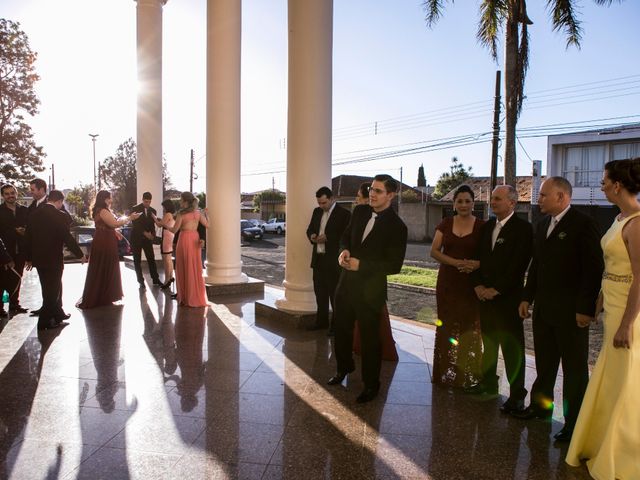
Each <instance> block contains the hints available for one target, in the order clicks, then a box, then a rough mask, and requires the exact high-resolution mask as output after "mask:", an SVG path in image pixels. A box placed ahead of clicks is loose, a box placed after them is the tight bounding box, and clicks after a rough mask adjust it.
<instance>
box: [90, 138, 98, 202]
mask: <svg viewBox="0 0 640 480" xmlns="http://www.w3.org/2000/svg"><path fill="white" fill-rule="evenodd" d="M89 136H90V137H91V141H92V142H93V188H94V190H95V191H96V193H97V192H98V186H97V185H96V183H97V182H96V138H98V136H99V134H98V133H90V134H89Z"/></svg>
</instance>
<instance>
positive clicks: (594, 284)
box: [523, 208, 604, 324]
mask: <svg viewBox="0 0 640 480" xmlns="http://www.w3.org/2000/svg"><path fill="white" fill-rule="evenodd" d="M550 221H551V217H550V216H549V215H547V216H546V217H544V218H543V219H542V220H540V222H539V223H538V225H537V228H536V236H535V244H534V253H533V261H532V262H531V268H530V269H529V277H528V279H527V285H526V287H525V290H524V295H523V299H524V300H526V301H527V302H529V303H531V302H533V303H534V316H538V315H543V317H544V319H545V321H546V322H548V323H551V324H559V323H562V322H575V320H576V313H582V314H585V315H589V316H593V315H594V313H595V303H596V299H597V297H598V292H599V291H600V283H601V281H602V271H603V270H604V261H603V258H602V249H601V248H600V232H599V230H598V226H597V224H596V222H595V221H594V220H593V219H592V218H591V217H589V216H588V215H585V214H584V213H582V212H579V211H578V210H576V209H575V208H570V209H569V210H568V211H567V213H566V214H565V215H564V217H562V220H560V222H558V224H557V225H556V226H555V228H554V229H553V231H552V232H551V235H549V238H546V237H547V229H548V228H549V222H550Z"/></svg>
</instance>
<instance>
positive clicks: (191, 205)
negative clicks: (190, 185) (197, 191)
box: [180, 192, 198, 213]
mask: <svg viewBox="0 0 640 480" xmlns="http://www.w3.org/2000/svg"><path fill="white" fill-rule="evenodd" d="M180 200H182V201H183V202H184V203H186V204H187V207H186V208H182V209H181V210H180V213H187V212H193V211H194V210H195V209H196V208H198V198H197V197H196V196H195V195H194V194H193V193H191V192H182V193H181V194H180Z"/></svg>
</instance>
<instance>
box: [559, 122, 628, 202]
mask: <svg viewBox="0 0 640 480" xmlns="http://www.w3.org/2000/svg"><path fill="white" fill-rule="evenodd" d="M639 156H640V124H637V123H636V124H633V125H625V126H620V127H613V128H612V127H608V128H606V129H603V130H590V131H586V132H576V133H567V134H563V135H551V136H549V137H548V143H547V175H548V176H561V177H564V178H566V179H567V180H569V182H571V185H572V186H573V202H572V203H573V204H575V205H598V206H607V207H609V206H610V204H609V203H608V202H607V200H606V199H605V197H604V194H603V193H602V192H601V191H600V180H602V170H603V168H604V164H605V163H606V162H608V161H610V160H622V159H625V158H633V157H639Z"/></svg>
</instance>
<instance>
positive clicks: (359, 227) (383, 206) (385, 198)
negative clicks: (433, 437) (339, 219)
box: [328, 175, 407, 403]
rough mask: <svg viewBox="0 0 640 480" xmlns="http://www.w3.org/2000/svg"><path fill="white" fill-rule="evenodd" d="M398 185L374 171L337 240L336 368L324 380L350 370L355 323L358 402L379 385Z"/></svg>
mask: <svg viewBox="0 0 640 480" xmlns="http://www.w3.org/2000/svg"><path fill="white" fill-rule="evenodd" d="M397 189H398V185H397V183H396V181H395V180H394V179H393V178H392V177H391V176H389V175H377V176H376V177H375V178H374V180H373V183H372V184H371V190H370V191H369V205H358V206H357V207H356V208H355V209H354V210H353V214H352V215H351V221H350V222H349V225H347V228H346V229H345V231H344V233H343V235H342V239H341V241H340V248H341V252H340V256H339V257H338V263H339V264H340V266H341V267H342V268H343V271H342V273H341V275H340V281H339V282H338V288H337V289H336V321H335V325H334V327H335V335H336V337H335V352H336V361H337V372H336V374H335V375H334V376H333V377H331V378H330V379H329V382H328V383H329V385H337V384H340V383H342V381H343V380H344V378H345V377H346V376H347V374H349V373H351V372H353V370H354V369H355V365H354V363H353V355H352V349H353V327H354V323H355V322H356V321H357V322H358V325H359V327H360V345H361V349H362V357H361V358H362V380H363V382H364V390H363V391H362V393H361V394H360V395H359V396H358V398H357V400H356V401H357V402H358V403H364V402H369V401H371V400H373V399H374V398H375V397H376V395H377V394H378V391H379V389H380V366H381V363H382V354H381V353H382V352H381V350H382V348H381V342H380V317H381V315H382V309H383V307H384V304H385V301H386V299H387V275H392V274H394V273H398V272H399V271H400V269H401V268H402V263H403V261H404V254H405V251H406V249H407V226H406V225H405V224H404V222H403V221H402V220H401V219H400V217H398V215H397V214H396V212H394V211H393V208H392V207H391V201H392V200H393V198H394V197H395V196H396V192H397Z"/></svg>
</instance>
